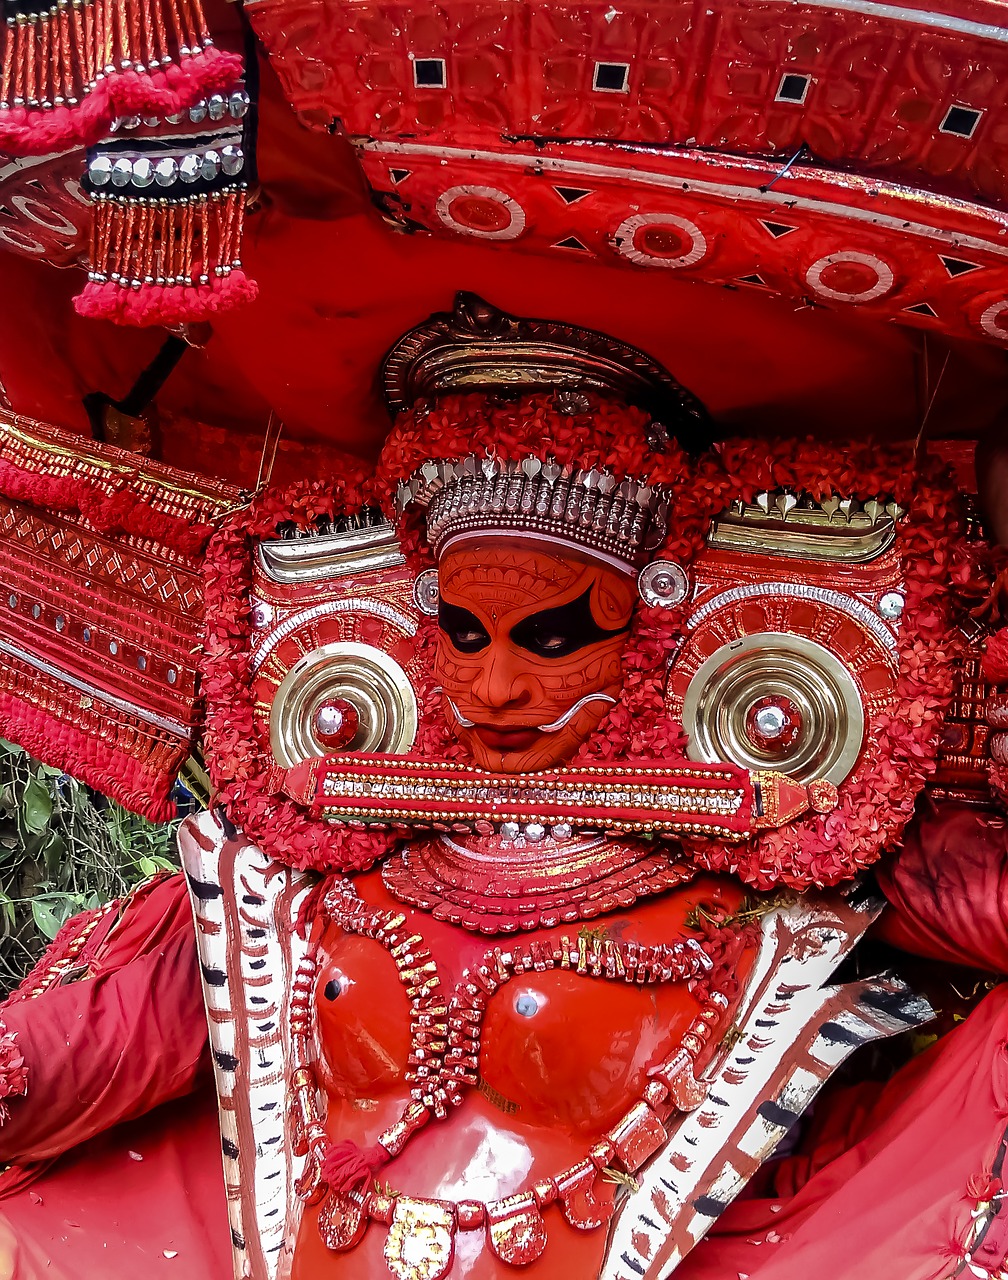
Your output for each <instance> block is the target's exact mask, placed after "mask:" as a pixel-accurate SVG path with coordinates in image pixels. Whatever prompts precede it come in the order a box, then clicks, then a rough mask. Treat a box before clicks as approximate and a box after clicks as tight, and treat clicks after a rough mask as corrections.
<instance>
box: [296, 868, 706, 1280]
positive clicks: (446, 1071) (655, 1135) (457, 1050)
mask: <svg viewBox="0 0 1008 1280" xmlns="http://www.w3.org/2000/svg"><path fill="white" fill-rule="evenodd" d="M324 914H325V916H327V917H328V919H329V921H330V922H331V923H333V924H335V925H337V926H339V927H340V928H342V929H344V930H345V931H346V932H348V933H351V934H356V935H357V936H360V937H367V938H372V939H374V940H375V941H376V942H378V943H380V944H381V945H382V946H383V947H384V948H385V949H386V950H387V951H388V953H389V955H390V956H391V957H392V959H393V961H394V963H395V966H396V970H397V972H398V975H399V980H400V982H401V983H402V984H403V987H404V989H405V991H406V995H407V998H408V1000H409V1005H410V1041H411V1049H410V1055H409V1060H408V1066H407V1072H406V1078H407V1082H408V1084H409V1088H410V1100H409V1102H408V1103H407V1105H406V1107H405V1108H404V1109H403V1112H402V1114H401V1116H400V1117H399V1119H398V1120H397V1121H395V1122H394V1123H393V1124H392V1125H390V1126H389V1127H388V1128H387V1129H386V1130H385V1132H384V1133H382V1134H381V1135H380V1137H379V1139H378V1142H377V1143H376V1144H375V1146H374V1147H372V1148H369V1149H368V1150H366V1151H362V1150H361V1149H360V1148H358V1147H357V1146H356V1144H354V1143H350V1142H340V1143H334V1144H331V1143H330V1141H329V1138H328V1136H327V1134H326V1132H325V1128H324V1125H323V1116H322V1108H321V1099H320V1093H319V1089H318V1086H317V1082H316V1079H315V1075H314V1070H313V1066H312V1063H313V1058H314V1047H313V1046H314V1034H313V1018H314V1011H313V997H314V989H315V981H316V976H317V963H318V962H317V948H316V949H314V950H313V951H312V952H310V953H309V954H308V955H307V956H306V957H305V959H304V960H303V961H302V962H301V964H300V966H299V968H298V971H297V975H296V979H295V987H294V999H293V1002H292V1009H291V1042H292V1047H293V1050H294V1055H293V1056H294V1067H293V1073H292V1077H291V1108H292V1120H293V1132H294V1135H295V1144H296V1145H295V1150H296V1152H297V1154H299V1155H304V1156H305V1157H306V1161H305V1167H304V1173H303V1175H302V1178H301V1180H300V1182H299V1183H298V1187H297V1191H298V1195H299V1196H300V1197H301V1198H302V1199H303V1200H304V1201H306V1202H308V1203H310V1204H319V1205H320V1209H319V1217H318V1224H319V1231H320V1233H321V1235H322V1239H323V1241H324V1242H325V1244H326V1245H327V1247H328V1248H330V1249H333V1250H336V1251H340V1250H345V1249H349V1248H352V1247H353V1246H354V1245H356V1244H357V1243H358V1242H359V1241H360V1239H361V1238H362V1236H363V1234H364V1232H365V1231H366V1230H367V1228H368V1225H369V1223H371V1222H376V1223H380V1224H382V1225H384V1226H386V1227H387V1228H388V1233H387V1236H386V1240H385V1260H386V1262H387V1263H388V1266H389V1269H390V1271H391V1272H392V1274H393V1275H394V1276H397V1277H399V1280H438V1278H439V1277H440V1276H443V1275H444V1274H445V1273H446V1272H447V1270H448V1269H449V1267H450V1266H451V1261H452V1257H453V1255H454V1240H455V1236H456V1233H458V1232H460V1231H477V1230H478V1231H483V1232H484V1233H485V1236H486V1242H487V1246H488V1248H489V1249H490V1250H491V1252H492V1253H493V1254H494V1255H495V1256H496V1257H497V1258H499V1259H500V1260H501V1261H502V1262H505V1263H509V1264H512V1265H515V1266H519V1265H524V1264H527V1263H530V1262H533V1261H535V1259H536V1258H538V1257H539V1256H540V1254H541V1253H542V1251H543V1249H544V1248H545V1247H546V1242H547V1231H546V1223H545V1220H544V1218H543V1210H544V1209H546V1208H547V1207H549V1206H550V1205H554V1204H556V1205H558V1206H559V1208H560V1210H561V1212H562V1213H563V1215H564V1217H565V1218H566V1220H567V1221H568V1223H570V1225H571V1226H573V1227H577V1228H579V1229H581V1230H586V1231H587V1230H594V1229H596V1228H598V1227H601V1226H603V1225H604V1224H605V1223H606V1222H607V1221H608V1219H609V1216H610V1214H611V1205H610V1198H609V1197H608V1196H606V1195H600V1194H599V1192H600V1185H599V1184H600V1182H601V1180H603V1179H605V1178H608V1179H609V1180H617V1181H618V1180H621V1179H623V1178H627V1177H632V1175H633V1174H634V1172H635V1171H636V1170H637V1169H638V1168H640V1166H641V1165H642V1164H643V1163H644V1162H645V1161H646V1160H647V1159H649V1158H650V1157H651V1156H652V1155H653V1154H654V1153H655V1152H656V1151H657V1150H658V1149H659V1148H660V1147H661V1146H662V1145H663V1144H664V1143H665V1142H666V1140H667V1138H668V1131H667V1129H666V1122H667V1120H668V1118H669V1116H671V1115H672V1114H673V1113H675V1112H683V1111H691V1110H693V1109H695V1108H696V1107H698V1106H700V1104H701V1103H702V1102H703V1101H704V1098H705V1096H706V1087H705V1086H704V1085H703V1084H701V1083H699V1082H698V1081H697V1079H696V1077H695V1073H694V1068H695V1065H696V1062H697V1060H698V1058H699V1056H700V1055H701V1053H702V1052H703V1050H704V1048H705V1047H706V1045H707V1044H708V1043H709V1041H710V1040H711V1037H712V1035H713V1033H714V1031H715V1029H716V1028H717V1027H718V1025H719V1024H720V1022H721V1021H722V1020H723V1017H724V1014H725V1011H726V1009H727V1007H728V999H727V996H726V995H724V994H723V993H722V992H720V991H718V990H713V989H707V983H708V981H709V979H710V978H711V976H712V971H713V970H714V961H713V960H712V959H711V957H710V956H709V955H708V953H707V951H706V950H705V949H704V947H703V946H702V945H701V944H700V942H698V941H697V940H696V939H693V938H687V939H683V940H680V941H677V942H674V943H670V944H660V945H656V946H645V945H642V944H638V943H634V942H623V941H615V940H613V939H610V938H604V937H599V936H595V935H589V934H586V933H585V932H582V933H581V934H580V935H578V936H577V937H573V938H572V937H569V936H567V935H563V936H561V937H559V938H556V939H546V940H535V941H531V942H525V943H516V944H514V945H511V946H508V947H499V946H497V947H493V948H491V949H490V950H489V951H488V952H487V953H486V954H485V956H484V958H483V959H482V960H481V961H480V962H479V963H477V964H475V965H473V966H470V967H469V968H467V969H465V970H464V971H463V972H462V975H461V977H460V979H459V981H458V983H457V984H456V986H455V988H454V990H447V989H446V987H445V984H444V983H443V982H442V978H441V974H440V973H439V970H438V965H437V963H436V961H435V960H434V959H433V957H432V956H431V953H430V951H429V949H428V948H427V946H426V944H425V942H424V939H423V937H422V936H421V935H420V934H419V933H417V932H415V931H412V930H411V929H410V927H409V926H408V925H407V922H406V917H405V916H404V915H403V914H402V913H401V912H397V911H390V910H376V909H373V908H371V907H369V906H368V905H367V904H366V903H364V902H363V901H362V900H361V898H360V897H359V896H358V895H357V893H356V891H355V890H354V889H353V888H352V886H350V885H349V884H347V883H346V882H340V883H338V884H337V885H336V886H335V887H334V888H332V889H331V890H330V892H329V893H328V894H327V895H326V898H325V900H324ZM552 969H568V970H572V971H573V972H575V973H579V974H583V975H584V976H586V977H591V978H597V979H600V980H603V981H610V982H624V983H628V984H632V985H637V986H644V985H646V984H657V983H666V982H686V983H689V984H690V985H691V989H692V990H694V991H695V992H696V994H697V995H698V996H699V998H700V1001H701V1009H700V1012H699V1013H698V1014H697V1016H696V1017H695V1018H694V1019H693V1021H692V1023H691V1024H690V1026H689V1028H688V1030H687V1031H686V1033H685V1035H684V1036H683V1038H682V1042H681V1044H680V1046H679V1047H678V1049H677V1050H676V1052H675V1053H674V1054H673V1056H672V1057H671V1058H669V1059H667V1060H666V1061H663V1062H661V1063H658V1064H657V1065H656V1066H654V1067H652V1068H651V1070H650V1071H649V1073H648V1075H649V1081H648V1084H647V1086H646V1088H645V1089H644V1092H643V1095H642V1097H641V1098H640V1099H639V1100H638V1101H637V1102H636V1103H635V1104H634V1105H633V1106H632V1107H631V1108H630V1109H629V1111H627V1113H626V1114H625V1115H624V1116H623V1117H622V1118H621V1119H620V1120H619V1121H618V1122H617V1123H616V1124H615V1125H613V1127H612V1128H611V1129H610V1130H609V1131H608V1133H607V1134H606V1135H605V1136H604V1137H603V1138H602V1139H601V1140H600V1141H598V1142H596V1143H595V1144H594V1145H593V1146H592V1147H591V1148H590V1149H589V1150H588V1151H587V1152H586V1153H585V1156H584V1158H583V1159H581V1160H580V1161H578V1162H576V1163H575V1164H573V1165H571V1166H570V1167H569V1168H567V1169H564V1170H562V1171H561V1172H560V1173H558V1174H556V1175H555V1176H553V1177H549V1178H543V1179H540V1180H539V1181H537V1182H536V1183H535V1184H534V1185H532V1186H531V1187H529V1188H528V1189H526V1190H524V1191H521V1192H519V1193H517V1194H515V1195H510V1196H507V1197H504V1198H503V1199H500V1200H496V1201H493V1202H492V1203H484V1202H482V1201H477V1200H460V1201H442V1200H424V1199H419V1198H416V1197H408V1196H403V1195H399V1194H397V1193H394V1192H388V1191H382V1190H380V1189H378V1188H377V1186H376V1185H375V1182H374V1175H375V1174H376V1173H377V1172H378V1171H379V1170H380V1169H381V1168H383V1167H384V1166H385V1165H386V1164H388V1163H389V1162H390V1161H392V1160H394V1159H395V1158H396V1156H398V1155H399V1154H400V1152H402V1150H403V1149H404V1148H405V1146H406V1144H407V1143H408V1142H410V1141H411V1140H412V1139H413V1138H414V1137H415V1136H416V1134H418V1133H419V1132H420V1131H421V1130H422V1129H423V1128H425V1127H426V1125H427V1124H428V1123H430V1122H431V1121H432V1120H439V1119H443V1118H444V1117H445V1116H447V1115H448V1114H449V1113H450V1111H451V1110H452V1109H453V1108H454V1107H457V1106H458V1105H460V1104H461V1103H462V1102H463V1100H464V1098H465V1095H466V1091H467V1090H469V1089H472V1088H476V1087H478V1085H479V1058H480V1037H481V1028H482V1021H483V1017H484V1014H485V1012H486V1009H487V1004H488V1001H489V999H490V997H491V996H492V995H494V993H495V992H497V991H498V990H500V988H501V987H503V986H504V985H505V984H506V983H508V982H509V981H510V980H511V979H512V978H514V977H518V976H520V975H521V974H523V973H527V972H535V973H544V972H546V971H548V970H552Z"/></svg>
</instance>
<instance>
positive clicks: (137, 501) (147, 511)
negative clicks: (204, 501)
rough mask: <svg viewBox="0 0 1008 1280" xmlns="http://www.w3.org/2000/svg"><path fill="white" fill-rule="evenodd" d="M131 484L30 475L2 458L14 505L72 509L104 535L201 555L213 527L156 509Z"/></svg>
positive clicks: (1, 471) (1, 481)
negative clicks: (143, 540) (109, 485)
mask: <svg viewBox="0 0 1008 1280" xmlns="http://www.w3.org/2000/svg"><path fill="white" fill-rule="evenodd" d="M131 480H132V477H130V476H126V475H124V476H120V477H118V478H117V479H116V481H115V482H114V487H113V488H112V489H109V488H107V487H106V486H105V485H101V484H97V483H95V482H94V481H93V480H85V479H83V478H81V477H79V476H58V475H50V474H46V473H43V472H37V471H28V470H26V469H25V468H24V467H19V466H17V465H16V464H15V463H13V462H8V461H7V460H6V459H5V458H0V493H2V494H3V495H4V496H5V497H7V498H11V499H12V500H13V501H14V502H28V503H31V504H32V506H36V507H44V508H48V509H49V510H50V511H72V512H74V513H75V514H79V515H81V516H83V517H84V519H85V520H87V521H88V523H89V524H90V525H91V526H92V527H93V528H94V529H97V530H98V532H99V533H106V534H117V533H125V534H128V535H131V536H132V537H136V538H148V539H150V541H152V542H158V543H160V544H161V545H162V546H164V547H170V548H171V549H172V550H173V551H178V552H181V554H182V555H187V556H194V557H195V556H198V555H199V554H200V553H201V552H202V550H203V548H204V546H205V545H206V542H207V540H208V538H209V537H210V526H209V525H201V524H190V523H189V521H187V520H184V519H182V518H181V517H180V516H173V515H169V514H168V513H167V512H165V511H158V510H156V508H155V507H153V506H152V505H151V504H150V503H149V502H147V501H146V500H145V499H144V498H142V497H140V496H139V495H138V494H137V493H136V492H134V491H133V489H131V487H130V484H131Z"/></svg>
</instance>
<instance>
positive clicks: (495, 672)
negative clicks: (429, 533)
mask: <svg viewBox="0 0 1008 1280" xmlns="http://www.w3.org/2000/svg"><path fill="white" fill-rule="evenodd" d="M438 578H439V583H440V590H441V604H440V610H439V622H440V627H441V635H440V641H439V644H438V658H437V674H438V683H439V684H440V685H441V688H442V690H443V695H442V696H443V698H444V705H445V713H446V715H447V717H448V719H449V722H450V723H451V724H452V726H453V728H454V729H455V731H456V733H457V734H458V737H459V739H460V741H461V742H462V743H463V744H464V745H465V747H466V748H467V750H468V751H469V753H470V755H471V757H472V759H473V761H474V762H475V763H476V764H478V765H480V766H481V767H482V768H484V769H493V770H499V771H503V772H506V773H520V772H523V771H526V770H534V769H548V768H551V767H553V766H555V765H559V764H562V763H563V762H564V761H566V760H569V759H570V757H571V756H572V755H573V754H574V752H575V751H576V750H577V748H578V747H579V746H580V745H581V743H582V742H584V740H585V739H586V738H587V737H588V735H589V734H590V733H591V731H592V730H593V729H594V728H595V726H596V725H597V724H598V723H599V721H600V720H601V719H602V717H603V716H604V715H605V714H606V712H607V711H608V710H609V708H610V706H612V704H613V702H614V701H615V700H616V697H617V695H618V694H619V690H620V685H621V684H622V655H623V647H624V645H625V643H626V637H627V631H628V629H629V626H630V619H631V615H632V613H633V605H634V598H635V591H634V585H633V580H632V579H630V578H628V577H626V576H625V575H623V574H620V573H619V572H617V571H616V570H615V569H612V568H609V567H607V566H606V565H603V564H599V563H598V562H597V561H594V560H591V559H589V558H587V557H582V556H580V555H579V554H578V553H577V552H576V551H569V550H567V549H565V548H560V547H557V548H556V549H552V548H547V547H545V546H541V545H540V544H538V543H530V542H527V541H523V540H522V539H518V538H500V537H495V538H486V539H473V540H471V541H469V540H467V541H465V542H463V543H459V544H458V545H457V546H455V547H449V548H448V550H447V551H445V553H444V554H443V555H442V557H441V562H440V564H439V566H438Z"/></svg>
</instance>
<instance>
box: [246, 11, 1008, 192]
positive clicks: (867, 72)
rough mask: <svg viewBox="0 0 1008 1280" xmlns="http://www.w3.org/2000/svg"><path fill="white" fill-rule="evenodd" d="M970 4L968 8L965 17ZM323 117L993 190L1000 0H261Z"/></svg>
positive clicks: (378, 131) (260, 28)
mask: <svg viewBox="0 0 1008 1280" xmlns="http://www.w3.org/2000/svg"><path fill="white" fill-rule="evenodd" d="M948 10H952V11H948ZM245 11H246V13H247V14H248V16H249V18H250V20H251V22H252V24H253V26H254V28H255V29H256V32H257V34H258V35H259V36H260V38H261V40H262V41H263V43H264V45H265V47H266V49H267V52H268V53H269V55H270V59H271V62H272V64H273V66H274V67H275V68H276V70H277V71H278V73H279V75H280V78H281V80H282V82H283V84H284V87H285V89H286V91H287V94H288V97H289V98H290V100H291V102H292V103H293V104H294V106H295V108H296V109H297V110H298V112H299V113H300V114H301V116H302V119H304V120H305V121H306V122H307V123H309V124H311V125H314V126H316V127H320V128H326V127H328V126H329V125H330V124H331V123H332V121H333V120H339V121H341V122H342V124H343V126H344V127H345V128H346V130H347V131H348V132H349V133H350V134H352V135H355V136H357V137H360V138H369V137H370V138H374V137H390V136H396V135H399V136H403V135H411V136H419V137H427V138H434V137H436V138H438V139H439V140H441V141H444V142H472V143H475V142H477V141H480V140H482V141H483V142H484V143H487V142H489V141H490V139H491V138H499V137H500V136H501V135H506V136H510V137H516V138H522V137H536V138H545V139H550V140H553V141H556V140H560V139H573V138H583V139H593V140H608V141H631V142H637V143H649V144H660V145H665V146H689V145H694V144H695V145H697V146H700V147H703V148H711V149H715V150H727V151H734V152H741V153H743V154H752V153H755V154H760V155H781V156H788V155H791V154H793V152H794V151H796V150H797V149H798V148H799V147H800V146H801V145H802V144H806V145H807V147H808V149H809V151H810V153H811V154H812V155H813V156H814V157H816V158H817V159H818V160H820V161H822V162H825V163H829V164H838V165H844V166H848V167H854V168H856V169H859V170H861V171H870V172H874V173H877V174H879V175H880V176H889V177H892V178H896V179H901V180H905V181H910V182H912V183H914V184H918V183H919V182H920V180H921V176H922V175H923V176H924V179H925V181H926V182H927V183H928V185H929V186H933V187H935V188H936V189H940V190H943V191H947V192H949V193H951V194H959V195H963V196H968V197H969V196H974V197H979V198H981V199H984V200H988V201H990V202H991V203H997V202H998V201H999V200H1001V199H1003V197H1004V195H1005V191H1006V176H1005V175H1006V165H1008V109H1006V105H1005V99H1006V93H1008V34H1006V31H1005V28H1004V27H1003V26H1002V25H1001V24H1002V21H1003V9H1002V6H1000V5H998V4H996V3H993V2H992V0H988V2H984V0H981V2H979V3H972V4H969V5H968V6H967V5H966V4H963V3H962V0H959V3H958V4H956V5H950V6H947V8H946V9H945V10H943V11H939V10H938V8H937V7H936V8H934V9H932V8H931V7H930V6H928V5H927V4H924V5H921V6H919V7H917V8H915V9H914V10H912V11H910V10H907V9H904V8H899V7H897V6H895V5H890V4H881V3H872V4H866V3H861V2H859V0H847V3H846V4H841V5H832V4H830V5H827V4H825V3H822V2H821V0H806V3H804V4H785V3H779V2H776V3H746V2H745V0H740V2H736V3H734V4H725V5H698V4H694V3H692V2H691V0H690V2H685V0H666V2H665V3H657V4H652V3H647V4H645V3H643V2H642V0H636V2H635V3H632V4H629V5H621V6H619V8H617V7H615V6H611V5H608V4H602V3H594V4H592V3H579V4H563V5H555V4H544V3H510V4H491V3H480V4H466V5H461V4H451V3H445V4H441V5H438V6H429V5H426V6H422V7H420V8H417V7H416V6H413V5H410V4H405V3H387V4H378V3H373V2H368V3H350V2H348V0H249V2H248V3H247V4H246V5H245Z"/></svg>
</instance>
